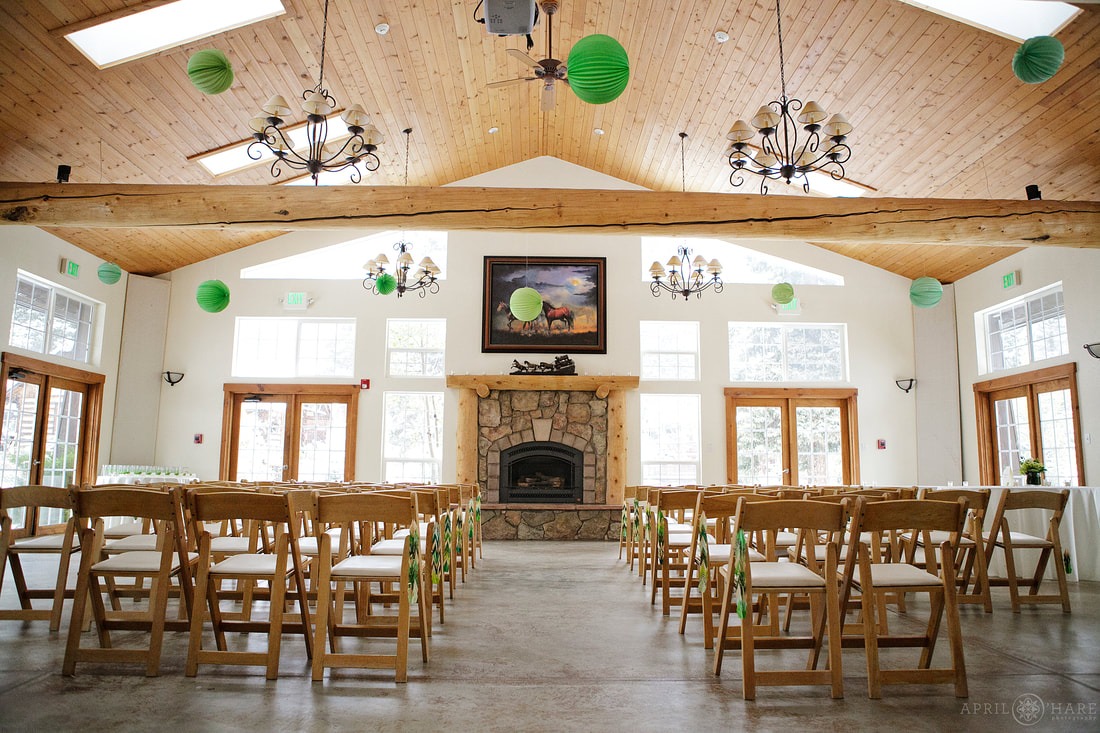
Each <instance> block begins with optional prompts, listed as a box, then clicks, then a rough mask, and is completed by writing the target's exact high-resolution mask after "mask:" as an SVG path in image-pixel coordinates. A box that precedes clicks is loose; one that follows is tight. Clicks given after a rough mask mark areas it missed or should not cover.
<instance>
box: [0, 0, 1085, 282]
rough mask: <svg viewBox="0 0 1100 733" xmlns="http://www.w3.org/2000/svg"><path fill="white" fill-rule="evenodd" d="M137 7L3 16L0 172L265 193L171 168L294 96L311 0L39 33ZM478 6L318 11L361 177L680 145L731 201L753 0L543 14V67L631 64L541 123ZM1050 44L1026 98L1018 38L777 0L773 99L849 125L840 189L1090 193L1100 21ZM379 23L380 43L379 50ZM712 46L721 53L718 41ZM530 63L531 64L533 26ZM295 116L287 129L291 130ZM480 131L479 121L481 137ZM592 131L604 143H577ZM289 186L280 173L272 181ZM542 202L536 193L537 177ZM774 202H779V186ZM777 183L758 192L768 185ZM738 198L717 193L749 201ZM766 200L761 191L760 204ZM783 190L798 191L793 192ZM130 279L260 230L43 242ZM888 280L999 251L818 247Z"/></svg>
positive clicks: (457, 175) (887, 3) (421, 3)
mask: <svg viewBox="0 0 1100 733" xmlns="http://www.w3.org/2000/svg"><path fill="white" fill-rule="evenodd" d="M148 4H149V3H147V2H145V3H143V2H137V0H49V1H44V2H8V1H6V0H5V1H4V2H0V80H2V83H0V106H2V109H3V110H4V113H3V114H2V115H0V160H3V162H4V171H3V173H0V177H2V178H4V179H8V180H13V181H24V182H46V181H51V180H53V179H54V177H55V171H56V168H57V165H58V164H62V163H64V164H68V165H71V166H72V167H73V172H72V179H71V180H72V181H73V182H81V183H154V184H223V183H224V184H270V183H271V178H270V175H269V173H268V171H267V167H266V166H259V167H256V168H253V169H250V170H246V171H242V172H239V173H236V174H233V175H228V176H225V177H222V178H218V179H215V178H213V177H211V176H210V175H209V174H208V173H207V172H206V171H205V169H204V168H202V166H200V165H199V164H198V163H196V162H190V161H189V160H188V159H189V158H190V157H192V156H194V155H196V154H198V153H202V152H204V151H208V150H213V149H216V148H219V147H222V146H225V145H228V144H230V143H234V142H237V141H240V140H243V139H245V138H246V137H247V120H248V119H249V118H250V117H251V116H253V115H254V114H255V113H256V112H257V111H258V109H259V106H260V105H261V104H262V103H263V102H264V101H265V100H266V99H267V98H268V97H269V96H270V95H271V94H274V93H279V94H282V95H284V96H285V97H287V98H288V99H294V98H295V97H296V96H297V95H298V94H299V93H300V90H302V89H305V88H307V87H311V86H313V84H314V83H315V81H316V74H317V69H318V62H319V49H320V33H321V22H322V6H323V2H322V0H284V5H285V6H286V8H287V13H286V14H285V15H283V16H280V17H277V18H274V19H271V20H268V21H264V22H260V23H255V24H253V25H250V26H247V27H244V28H240V29H237V30H234V31H230V32H227V33H224V34H221V35H219V36H215V37H213V38H208V39H205V40H201V41H198V42H195V43H190V44H187V45H184V46H181V47H178V48H175V49H171V50H169V51H165V52H162V53H160V54H158V55H155V56H151V57H147V58H144V59H139V60H136V61H133V62H129V63H126V64H122V65H120V66H117V67H113V68H109V69H106V70H103V71H100V70H97V69H95V68H94V67H93V66H92V64H91V63H90V62H88V61H87V60H86V59H85V58H84V57H83V56H82V55H81V54H80V53H79V52H77V51H76V50H75V49H74V48H72V47H71V46H70V44H69V43H68V42H67V41H66V40H64V38H63V37H62V36H61V34H59V33H57V32H56V31H57V30H58V29H61V28H63V27H65V26H68V25H71V24H74V23H79V22H82V21H86V20H88V19H90V18H95V17H98V16H101V15H104V14H106V13H111V12H117V11H121V10H126V9H127V8H133V7H135V6H141V7H144V6H146V5H148ZM476 4H477V3H476V2H474V0H331V7H330V13H329V14H330V17H329V38H328V55H327V58H326V64H325V79H326V81H327V86H328V87H329V90H330V92H331V93H332V94H333V96H335V97H336V99H337V101H338V103H339V104H340V105H341V106H346V105H349V104H351V103H354V102H360V103H361V104H362V105H363V106H364V107H365V108H366V109H367V110H368V111H369V112H370V113H371V115H372V117H373V121H374V123H375V124H376V125H377V126H378V127H379V128H380V129H381V130H382V131H383V133H385V135H386V138H387V141H386V144H385V145H383V147H382V149H381V151H380V155H381V158H382V168H381V170H380V171H379V172H378V173H377V174H375V175H374V176H372V177H371V178H370V179H369V181H370V182H372V183H375V184H378V185H401V184H402V182H403V180H402V179H403V172H404V144H403V143H404V140H403V139H402V138H403V136H402V135H401V130H402V129H403V128H405V127H412V128H413V129H414V133H413V137H412V149H411V156H410V157H411V160H410V165H409V184H410V185H414V186H440V185H443V184H446V183H450V182H452V181H456V180H460V179H463V178H467V177H469V176H473V175H477V174H480V173H484V172H486V171H490V170H493V169H496V168H499V167H501V166H506V165H510V164H514V163H519V162H522V161H524V160H527V159H530V158H534V157H537V156H542V155H550V156H555V157H557V158H560V159H562V160H565V161H568V162H571V163H575V164H577V165H581V166H585V167H587V168H591V169H593V170H597V171H601V172H603V173H606V174H608V175H611V176H615V177H617V178H621V179H623V180H626V181H630V182H632V183H636V184H639V185H641V186H645V187H647V188H651V189H656V190H665V191H678V190H680V187H681V168H680V148H679V143H680V141H679V138H678V135H677V133H679V132H680V131H686V132H687V133H688V134H689V137H688V139H687V145H686V176H685V178H686V189H687V190H688V191H700V192H729V193H733V192H735V191H734V189H732V188H731V186H730V183H729V172H730V169H729V167H728V165H727V164H726V162H725V157H724V156H723V150H724V148H725V140H724V135H725V132H726V130H727V129H728V127H729V125H730V124H731V123H732V122H733V120H734V119H735V118H737V117H745V118H748V117H750V116H751V115H752V113H753V112H754V111H755V110H756V108H757V107H759V106H760V105H761V104H763V103H765V102H767V101H769V100H772V99H774V98H775V97H777V96H778V92H779V65H778V56H777V50H776V39H775V15H774V6H773V5H772V3H771V2H770V0H670V1H667V2H657V1H653V2H648V1H647V2H622V1H621V0H563V2H562V3H561V10H560V12H559V13H558V15H557V16H555V22H554V49H555V55H556V56H558V57H559V58H563V59H564V58H565V57H566V56H567V54H568V49H569V48H570V47H571V46H572V45H573V44H574V43H575V42H576V41H577V40H578V39H580V38H581V37H583V36H585V35H588V34H591V33H608V34H610V35H612V36H614V37H615V38H617V39H618V40H619V41H620V42H621V43H622V44H623V45H624V46H625V47H626V49H627V51H628V53H629V55H630V61H631V80H630V83H629V85H628V86H627V89H626V91H625V92H624V93H623V95H622V96H621V97H620V98H619V99H617V100H616V101H614V102H612V103H610V104H607V105H602V106H596V105H589V104H584V103H582V102H580V101H579V100H578V99H577V98H576V97H575V96H574V95H573V94H572V93H571V92H569V91H568V90H565V89H562V90H559V94H558V96H557V104H556V107H555V109H554V110H553V111H551V112H548V113H544V112H540V111H539V104H538V93H539V85H538V84H536V83H530V84H523V85H516V86H513V87H508V88H505V89H486V88H485V85H486V84H487V83H489V82H491V81H498V80H502V79H508V78H512V77H519V76H521V75H523V74H525V73H526V69H525V68H524V67H523V66H522V65H521V64H519V63H518V62H517V61H515V60H514V59H512V58H510V57H509V56H508V55H507V54H506V53H505V51H506V49H508V48H520V49H522V48H523V45H524V41H523V39H522V38H521V37H508V38H499V37H495V36H490V35H488V34H486V32H485V30H484V28H483V26H481V25H479V24H477V23H476V22H474V19H473V15H474V8H475V6H476ZM1081 7H1082V12H1081V13H1080V14H1079V15H1078V16H1077V17H1076V18H1075V19H1074V20H1073V21H1071V22H1070V24H1069V25H1068V26H1067V27H1066V28H1065V29H1063V30H1062V31H1060V32H1059V33H1058V37H1059V39H1060V40H1061V41H1062V42H1063V43H1064V45H1065V47H1066V61H1065V64H1064V66H1063V67H1062V69H1061V70H1060V71H1059V72H1058V73H1057V75H1056V76H1055V77H1054V78H1053V79H1052V80H1050V81H1049V82H1046V83H1044V84H1037V85H1027V84H1023V83H1021V82H1019V81H1017V80H1016V78H1015V77H1014V76H1013V74H1012V71H1011V59H1012V54H1013V52H1014V51H1015V48H1016V45H1017V44H1016V43H1015V42H1013V41H1010V40H1006V39H1004V38H1001V37H999V36H996V35H993V34H991V33H987V32H984V31H980V30H977V29H974V28H971V27H969V26H967V25H964V24H961V23H958V22H955V21H952V20H948V19H946V18H942V17H940V16H937V15H934V14H932V13H929V12H927V11H924V10H921V9H919V8H916V7H914V6H911V5H909V4H906V3H903V2H899V1H898V0H786V2H784V4H783V16H784V18H783V24H784V38H785V51H786V58H787V69H786V71H787V86H788V90H789V93H790V94H791V95H792V96H796V97H799V98H801V99H803V100H807V99H816V100H817V101H818V102H820V103H821V104H822V105H823V106H824V107H825V108H826V109H827V110H829V111H830V112H832V111H841V112H843V113H845V114H846V115H847V117H848V118H849V120H850V121H851V122H852V124H853V125H854V126H855V132H854V133H853V135H852V136H851V138H850V142H851V143H852V147H853V151H854V152H853V157H852V161H851V163H850V164H849V165H848V175H849V177H850V178H852V179H854V180H856V181H858V182H860V183H863V184H865V185H867V186H870V187H871V188H873V189H874V190H875V191H876V192H877V193H876V194H875V195H876V196H882V197H898V198H978V199H1022V198H1024V187H1025V186H1026V185H1027V184H1031V183H1035V184H1038V185H1039V186H1040V187H1041V188H1042V191H1043V197H1044V198H1045V199H1047V200H1055V199H1064V200H1078V201H1095V200H1098V199H1100V139H1098V131H1097V125H1096V120H1097V119H1098V118H1100V117H1098V112H1100V73H1098V72H1100V7H1098V6H1096V5H1092V4H1087V5H1082V6H1081ZM380 22H386V23H388V24H389V25H390V32H389V33H388V34H387V35H385V36H380V35H378V34H376V33H375V31H374V27H375V25H376V24H377V23H380ZM716 30H725V31H727V32H728V33H729V35H730V36H731V40H730V41H729V42H728V43H725V44H718V43H717V42H716V41H715V40H714V37H713V36H714V32H715V31H716ZM535 40H536V44H535V48H534V49H533V50H532V51H531V55H532V56H534V57H535V58H542V57H543V56H544V54H545V49H546V36H545V24H543V25H542V26H540V28H539V29H537V30H536V34H535ZM209 47H214V48H220V49H222V50H224V51H225V52H226V53H227V54H228V55H229V57H230V58H231V59H232V61H233V64H234V68H235V71H236V81H235V82H234V85H233V87H232V88H231V89H230V90H229V91H227V92H225V93H224V94H221V95H217V96H204V95H202V94H201V93H199V92H198V91H197V90H195V89H194V88H193V87H192V86H191V84H190V82H189V81H188V79H187V76H186V73H185V68H186V64H187V59H188V57H189V56H190V54H191V53H193V52H194V51H196V50H199V49H201V48H209ZM300 118H301V115H300V114H299V113H295V115H294V119H295V120H299V119H300ZM491 127H496V128H499V132H497V133H496V134H489V132H488V130H489V128H491ZM595 128H601V129H603V130H604V131H605V133H606V134H604V135H596V134H594V132H593V131H594V129H595ZM284 175H285V174H284ZM533 184H534V185H539V186H545V185H549V184H548V183H547V182H533ZM779 188H785V187H783V186H779ZM773 189H774V187H773ZM755 191H756V187H755V186H754V185H753V183H752V182H748V183H746V185H745V186H743V187H742V188H741V189H737V190H736V192H737V193H742V194H750V195H755ZM770 195H776V194H774V193H773V194H770ZM795 195H803V194H801V192H798V193H796V194H795ZM52 231H53V232H54V233H55V234H57V235H58V236H61V237H62V238H64V239H66V240H68V241H70V242H73V243H74V244H76V245H78V246H80V247H82V248H84V249H86V250H88V251H89V252H91V253H93V254H95V255H97V256H100V257H103V258H104V259H108V260H114V261H116V262H118V263H119V264H120V265H122V266H123V267H124V268H125V269H127V270H129V271H131V272H138V273H142V274H159V273H163V272H168V271H170V270H172V269H175V268H177V267H181V266H183V265H186V264H189V263H192V262H196V261H200V260H202V259H205V258H207V257H212V256H215V255H218V254H221V253H223V252H227V251H231V250H233V249H236V248H238V247H242V246H246V245H248V244H252V243H255V242H257V241H262V240H263V239H265V238H269V237H271V236H275V235H277V234H278V232H254V231H247V232H246V231H214V230H156V231H149V230H143V229H132V230H119V229H110V230H108V229H76V228H62V229H54V230H52ZM819 246H823V247H826V248H828V249H830V250H833V251H836V252H839V253H841V254H843V255H846V256H848V257H852V258H855V259H858V260H861V261H863V262H866V263H869V264H871V265H875V266H877V267H882V268H884V269H886V270H889V271H892V272H895V273H898V274H900V275H903V276H905V277H917V276H920V275H932V276H934V277H938V278H939V279H941V280H943V281H945V282H951V281H953V280H956V279H958V278H960V277H963V276H964V275H967V274H969V273H971V272H974V271H975V270H977V269H979V268H981V267H984V266H986V265H988V264H990V263H992V262H995V261H997V260H998V259H1000V258H1002V257H1004V256H1006V255H1008V254H1010V253H1011V252H1013V251H1015V250H1013V249H1011V248H1003V247H1002V248H991V247H969V246H965V247H951V248H948V247H943V246H934V245H929V246H922V245H886V244H867V243H859V244H837V243H829V244H821V245H819Z"/></svg>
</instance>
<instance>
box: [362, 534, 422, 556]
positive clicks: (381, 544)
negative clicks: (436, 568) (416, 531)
mask: <svg viewBox="0 0 1100 733" xmlns="http://www.w3.org/2000/svg"><path fill="white" fill-rule="evenodd" d="M407 543H408V539H406V538H401V539H398V538H394V539H392V540H379V541H378V542H375V543H374V544H373V545H371V546H370V554H372V555H400V554H402V553H404V552H405V545H406V544H407ZM427 550H428V543H427V541H426V540H425V538H424V537H421V538H420V551H421V552H427Z"/></svg>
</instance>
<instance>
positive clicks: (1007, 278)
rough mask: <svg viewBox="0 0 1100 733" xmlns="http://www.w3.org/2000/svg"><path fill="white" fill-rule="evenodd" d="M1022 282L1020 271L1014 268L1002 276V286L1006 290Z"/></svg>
mask: <svg viewBox="0 0 1100 733" xmlns="http://www.w3.org/2000/svg"><path fill="white" fill-rule="evenodd" d="M1019 284H1020V271H1019V270H1013V271H1012V272H1008V273H1005V274H1004V275H1002V276H1001V287H1002V288H1004V289H1005V290H1007V289H1009V288H1014V287H1016V286H1017V285H1019Z"/></svg>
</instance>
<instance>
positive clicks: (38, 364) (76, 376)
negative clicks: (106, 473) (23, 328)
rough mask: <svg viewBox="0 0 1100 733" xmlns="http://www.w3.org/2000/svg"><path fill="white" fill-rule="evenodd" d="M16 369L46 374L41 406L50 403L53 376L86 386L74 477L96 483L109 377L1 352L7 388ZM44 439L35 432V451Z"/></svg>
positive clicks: (1, 379)
mask: <svg viewBox="0 0 1100 733" xmlns="http://www.w3.org/2000/svg"><path fill="white" fill-rule="evenodd" d="M15 369H22V370H24V371H26V372H29V373H31V374H37V375H41V376H42V377H43V380H42V383H41V384H42V387H41V390H40V392H39V396H38V399H39V410H41V409H42V405H43V404H46V405H48V404H49V402H48V401H49V394H50V388H51V383H52V381H53V380H67V381H71V382H78V383H80V384H83V385H84V386H85V388H86V390H87V391H86V398H85V400H84V404H83V406H82V407H81V414H80V425H81V440H80V459H79V461H77V465H76V467H75V468H76V473H75V476H74V477H73V478H74V483H77V484H80V485H83V484H86V483H95V480H96V477H97V476H98V475H99V473H98V466H99V436H100V433H101V430H102V424H101V423H102V421H103V385H104V383H105V382H106V380H107V377H106V376H104V375H103V374H97V373H96V372H89V371H86V370H84V369H76V368H74V367H69V366H64V365H61V364H54V363H52V362H48V361H42V360H41V359H34V358H32V357H29V356H23V355H21V354H13V353H12V352H10V351H4V352H0V385H4V386H5V388H6V385H7V383H8V373H9V372H11V371H12V370H15ZM47 412H48V408H47ZM0 417H2V416H0ZM45 424H46V423H45V421H43V422H42V424H41V426H40V427H39V428H38V430H39V433H41V431H44V430H45ZM41 440H42V435H41V434H36V435H35V445H34V449H35V451H36V452H37V451H40V450H41V449H42V443H41V442H40V441H41Z"/></svg>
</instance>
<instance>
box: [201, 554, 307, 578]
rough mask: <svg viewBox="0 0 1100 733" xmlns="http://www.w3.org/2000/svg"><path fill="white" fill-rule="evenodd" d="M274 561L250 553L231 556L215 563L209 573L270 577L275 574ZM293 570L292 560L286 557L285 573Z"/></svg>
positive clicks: (267, 557)
mask: <svg viewBox="0 0 1100 733" xmlns="http://www.w3.org/2000/svg"><path fill="white" fill-rule="evenodd" d="M275 561H276V557H275V556H274V555H254V554H252V553H245V554H243V555H232V556H230V557H227V558H226V559H224V560H222V561H221V562H219V563H215V564H214V565H213V566H212V567H211V568H210V572H211V573H213V574H217V575H258V576H270V575H272V574H274V573H275ZM293 568H294V561H293V559H291V558H290V557H287V562H286V569H287V572H290V571H291V570H292V569H293Z"/></svg>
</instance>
